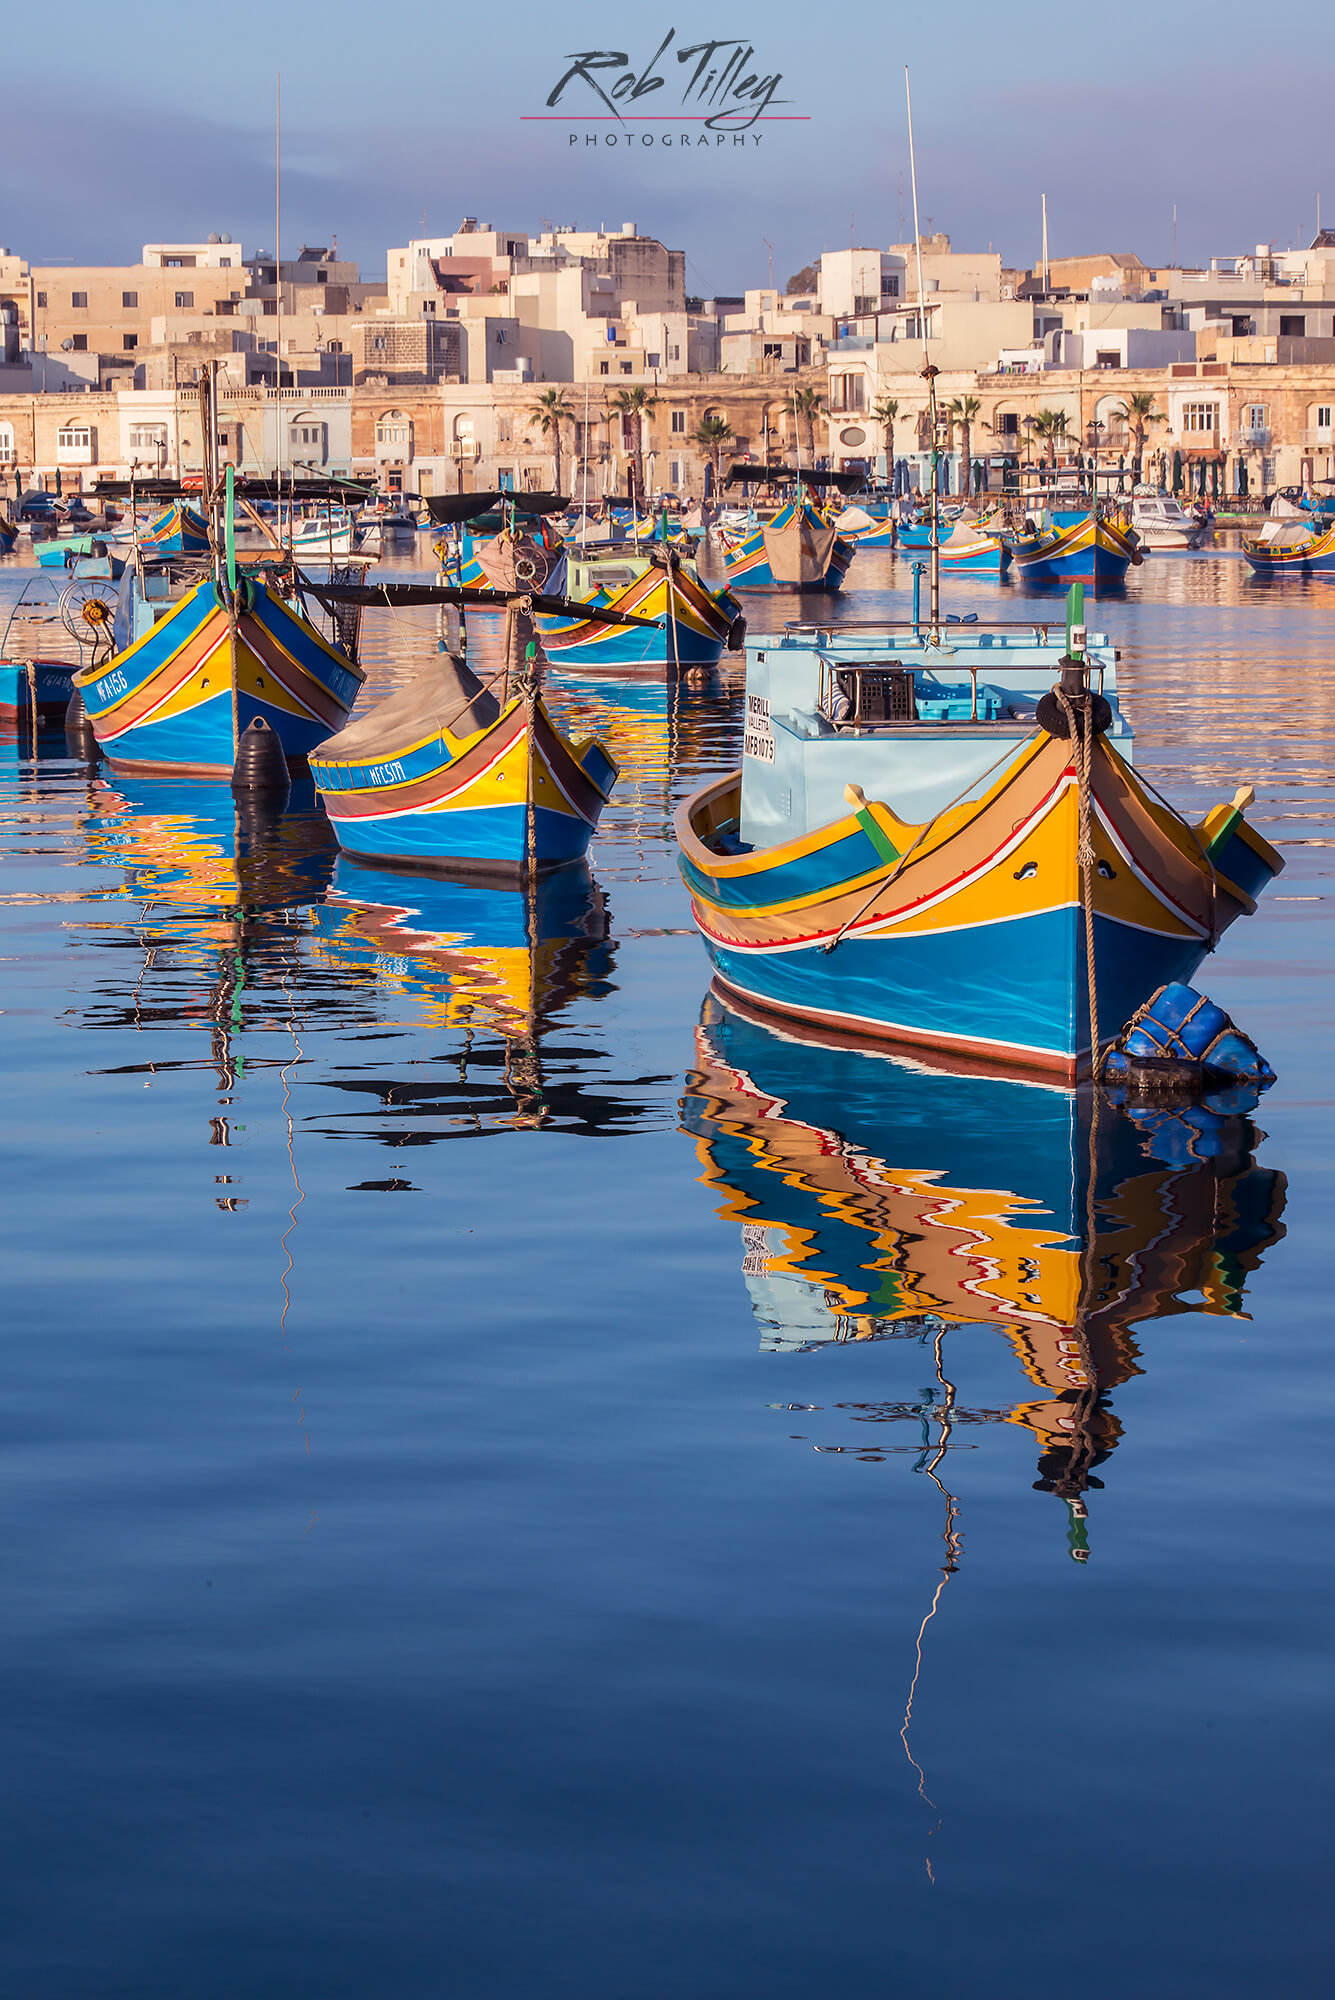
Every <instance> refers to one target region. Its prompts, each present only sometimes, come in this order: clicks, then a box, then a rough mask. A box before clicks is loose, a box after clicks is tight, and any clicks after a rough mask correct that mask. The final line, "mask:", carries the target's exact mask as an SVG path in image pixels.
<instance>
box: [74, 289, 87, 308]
mask: <svg viewBox="0 0 1335 2000" xmlns="http://www.w3.org/2000/svg"><path fill="white" fill-rule="evenodd" d="M70 304H71V305H72V306H75V307H79V308H85V309H86V307H87V305H88V294H87V292H71V293H70Z"/></svg>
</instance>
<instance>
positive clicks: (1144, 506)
mask: <svg viewBox="0 0 1335 2000" xmlns="http://www.w3.org/2000/svg"><path fill="white" fill-rule="evenodd" d="M1131 526H1132V527H1133V528H1134V529H1135V531H1136V534H1137V535H1138V536H1139V538H1140V546H1141V548H1142V549H1149V550H1152V551H1153V552H1155V553H1164V552H1167V551H1170V550H1174V549H1194V548H1195V547H1196V546H1197V544H1198V543H1199V541H1200V539H1201V537H1202V535H1203V534H1204V533H1205V523H1204V521H1201V520H1198V519H1197V518H1196V516H1195V515H1194V514H1189V513H1188V512H1187V510H1186V508H1185V507H1184V506H1183V505H1182V502H1181V501H1180V500H1178V499H1176V498H1175V497H1174V495H1173V494H1171V493H1136V494H1133V495H1132V499H1131Z"/></svg>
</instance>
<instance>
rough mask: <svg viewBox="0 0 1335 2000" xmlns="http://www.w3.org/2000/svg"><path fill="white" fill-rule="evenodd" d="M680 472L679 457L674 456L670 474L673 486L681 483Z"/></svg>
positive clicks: (680, 463) (680, 462) (681, 467)
mask: <svg viewBox="0 0 1335 2000" xmlns="http://www.w3.org/2000/svg"><path fill="white" fill-rule="evenodd" d="M682 472H683V466H682V461H681V460H680V459H679V458H674V459H673V460H672V462H671V476H672V484H673V485H674V486H680V485H681V483H682Z"/></svg>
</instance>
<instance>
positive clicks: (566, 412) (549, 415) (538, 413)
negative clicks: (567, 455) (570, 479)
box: [528, 389, 575, 493]
mask: <svg viewBox="0 0 1335 2000" xmlns="http://www.w3.org/2000/svg"><path fill="white" fill-rule="evenodd" d="M528 420H529V422H530V423H531V424H537V425H538V427H539V428H540V429H541V431H542V433H543V436H544V437H547V436H550V438H551V440H552V463H553V468H554V477H555V481H556V491H557V492H558V493H559V492H560V491H561V426H562V424H570V423H573V422H574V421H575V413H574V411H573V410H572V409H571V407H570V403H569V400H568V398H567V396H566V392H565V390H564V389H544V390H543V392H542V394H541V395H540V396H539V398H538V400H537V402H536V403H534V404H532V405H531V406H530V409H529V413H528Z"/></svg>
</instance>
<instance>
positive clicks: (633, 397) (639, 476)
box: [612, 386, 658, 507]
mask: <svg viewBox="0 0 1335 2000" xmlns="http://www.w3.org/2000/svg"><path fill="white" fill-rule="evenodd" d="M612 407H613V409H614V410H616V411H617V412H618V414H619V415H620V417H621V435H622V437H623V438H624V437H625V435H626V424H627V421H628V420H630V421H631V447H630V450H631V463H632V465H633V467H634V477H635V504H636V506H637V507H638V506H640V505H642V503H643V500H644V422H645V418H646V417H650V416H652V415H653V413H654V411H655V410H656V409H657V408H658V398H657V396H655V395H654V394H653V393H652V391H651V390H649V389H646V388H644V387H643V386H641V387H640V388H638V389H618V390H617V393H616V395H615V396H613V398H612Z"/></svg>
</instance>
